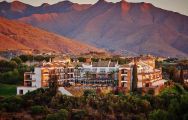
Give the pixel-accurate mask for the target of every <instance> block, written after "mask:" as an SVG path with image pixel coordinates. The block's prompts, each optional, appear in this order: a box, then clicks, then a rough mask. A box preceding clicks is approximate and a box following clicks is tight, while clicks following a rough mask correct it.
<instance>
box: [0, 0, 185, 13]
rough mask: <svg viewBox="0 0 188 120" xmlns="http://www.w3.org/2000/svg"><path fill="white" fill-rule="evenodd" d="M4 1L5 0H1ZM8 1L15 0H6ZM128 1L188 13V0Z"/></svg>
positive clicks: (33, 0)
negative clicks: (146, 3)
mask: <svg viewBox="0 0 188 120" xmlns="http://www.w3.org/2000/svg"><path fill="white" fill-rule="evenodd" d="M0 1H4V0H0ZM6 1H8V2H11V1H14V0H6ZM19 1H22V2H24V3H28V4H31V5H34V6H39V5H41V4H42V3H49V4H54V3H57V2H59V1H63V0H19ZM70 1H72V2H76V3H91V4H93V3H96V2H97V1H98V0H70ZM106 1H110V2H118V1H120V0H106ZM126 1H128V2H148V3H152V4H153V5H155V6H157V7H160V8H164V9H166V10H171V11H175V12H179V13H181V14H185V15H188V0H126Z"/></svg>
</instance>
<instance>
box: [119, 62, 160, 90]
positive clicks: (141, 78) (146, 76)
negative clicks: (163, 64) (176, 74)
mask: <svg viewBox="0 0 188 120" xmlns="http://www.w3.org/2000/svg"><path fill="white" fill-rule="evenodd" d="M148 63H149V62H145V61H144V62H143V61H142V60H138V61H134V62H131V63H129V64H127V65H124V66H120V68H119V75H118V87H124V88H127V90H129V91H130V90H131V89H132V79H133V65H134V64H136V65H137V77H138V82H137V87H138V88H144V87H151V86H157V85H161V84H164V80H163V79H162V70H161V69H156V68H154V65H151V63H150V64H148Z"/></svg>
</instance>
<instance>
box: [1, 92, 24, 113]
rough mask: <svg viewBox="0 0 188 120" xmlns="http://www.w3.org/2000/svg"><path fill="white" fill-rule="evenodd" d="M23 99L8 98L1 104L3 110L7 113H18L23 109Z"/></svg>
mask: <svg viewBox="0 0 188 120" xmlns="http://www.w3.org/2000/svg"><path fill="white" fill-rule="evenodd" d="M22 104H23V99H22V98H21V97H19V96H12V97H8V98H6V99H4V100H2V102H1V108H4V109H5V110H6V111H7V112H17V111H19V110H20V109H21V108H22Z"/></svg>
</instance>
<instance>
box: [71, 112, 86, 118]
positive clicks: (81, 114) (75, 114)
mask: <svg viewBox="0 0 188 120" xmlns="http://www.w3.org/2000/svg"><path fill="white" fill-rule="evenodd" d="M85 116H86V111H84V110H79V111H76V112H73V113H72V118H71V119H72V120H82V119H84V117H85Z"/></svg>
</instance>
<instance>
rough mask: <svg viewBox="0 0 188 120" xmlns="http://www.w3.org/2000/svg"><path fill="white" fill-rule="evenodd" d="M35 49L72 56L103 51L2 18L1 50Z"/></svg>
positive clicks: (0, 24) (0, 26)
mask: <svg viewBox="0 0 188 120" xmlns="http://www.w3.org/2000/svg"><path fill="white" fill-rule="evenodd" d="M5 49H10V50H16V49H26V50H28V49H35V50H40V51H44V50H45V51H56V52H63V53H71V54H75V55H76V54H80V53H86V52H89V51H102V50H100V49H97V48H94V47H91V46H89V45H86V44H82V43H79V42H78V41H73V40H71V39H68V38H66V37H63V36H59V35H56V34H53V33H49V32H46V31H44V30H41V29H39V28H35V27H32V26H30V25H27V24H25V23H20V22H18V21H13V20H7V19H5V18H1V17H0V50H5Z"/></svg>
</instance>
